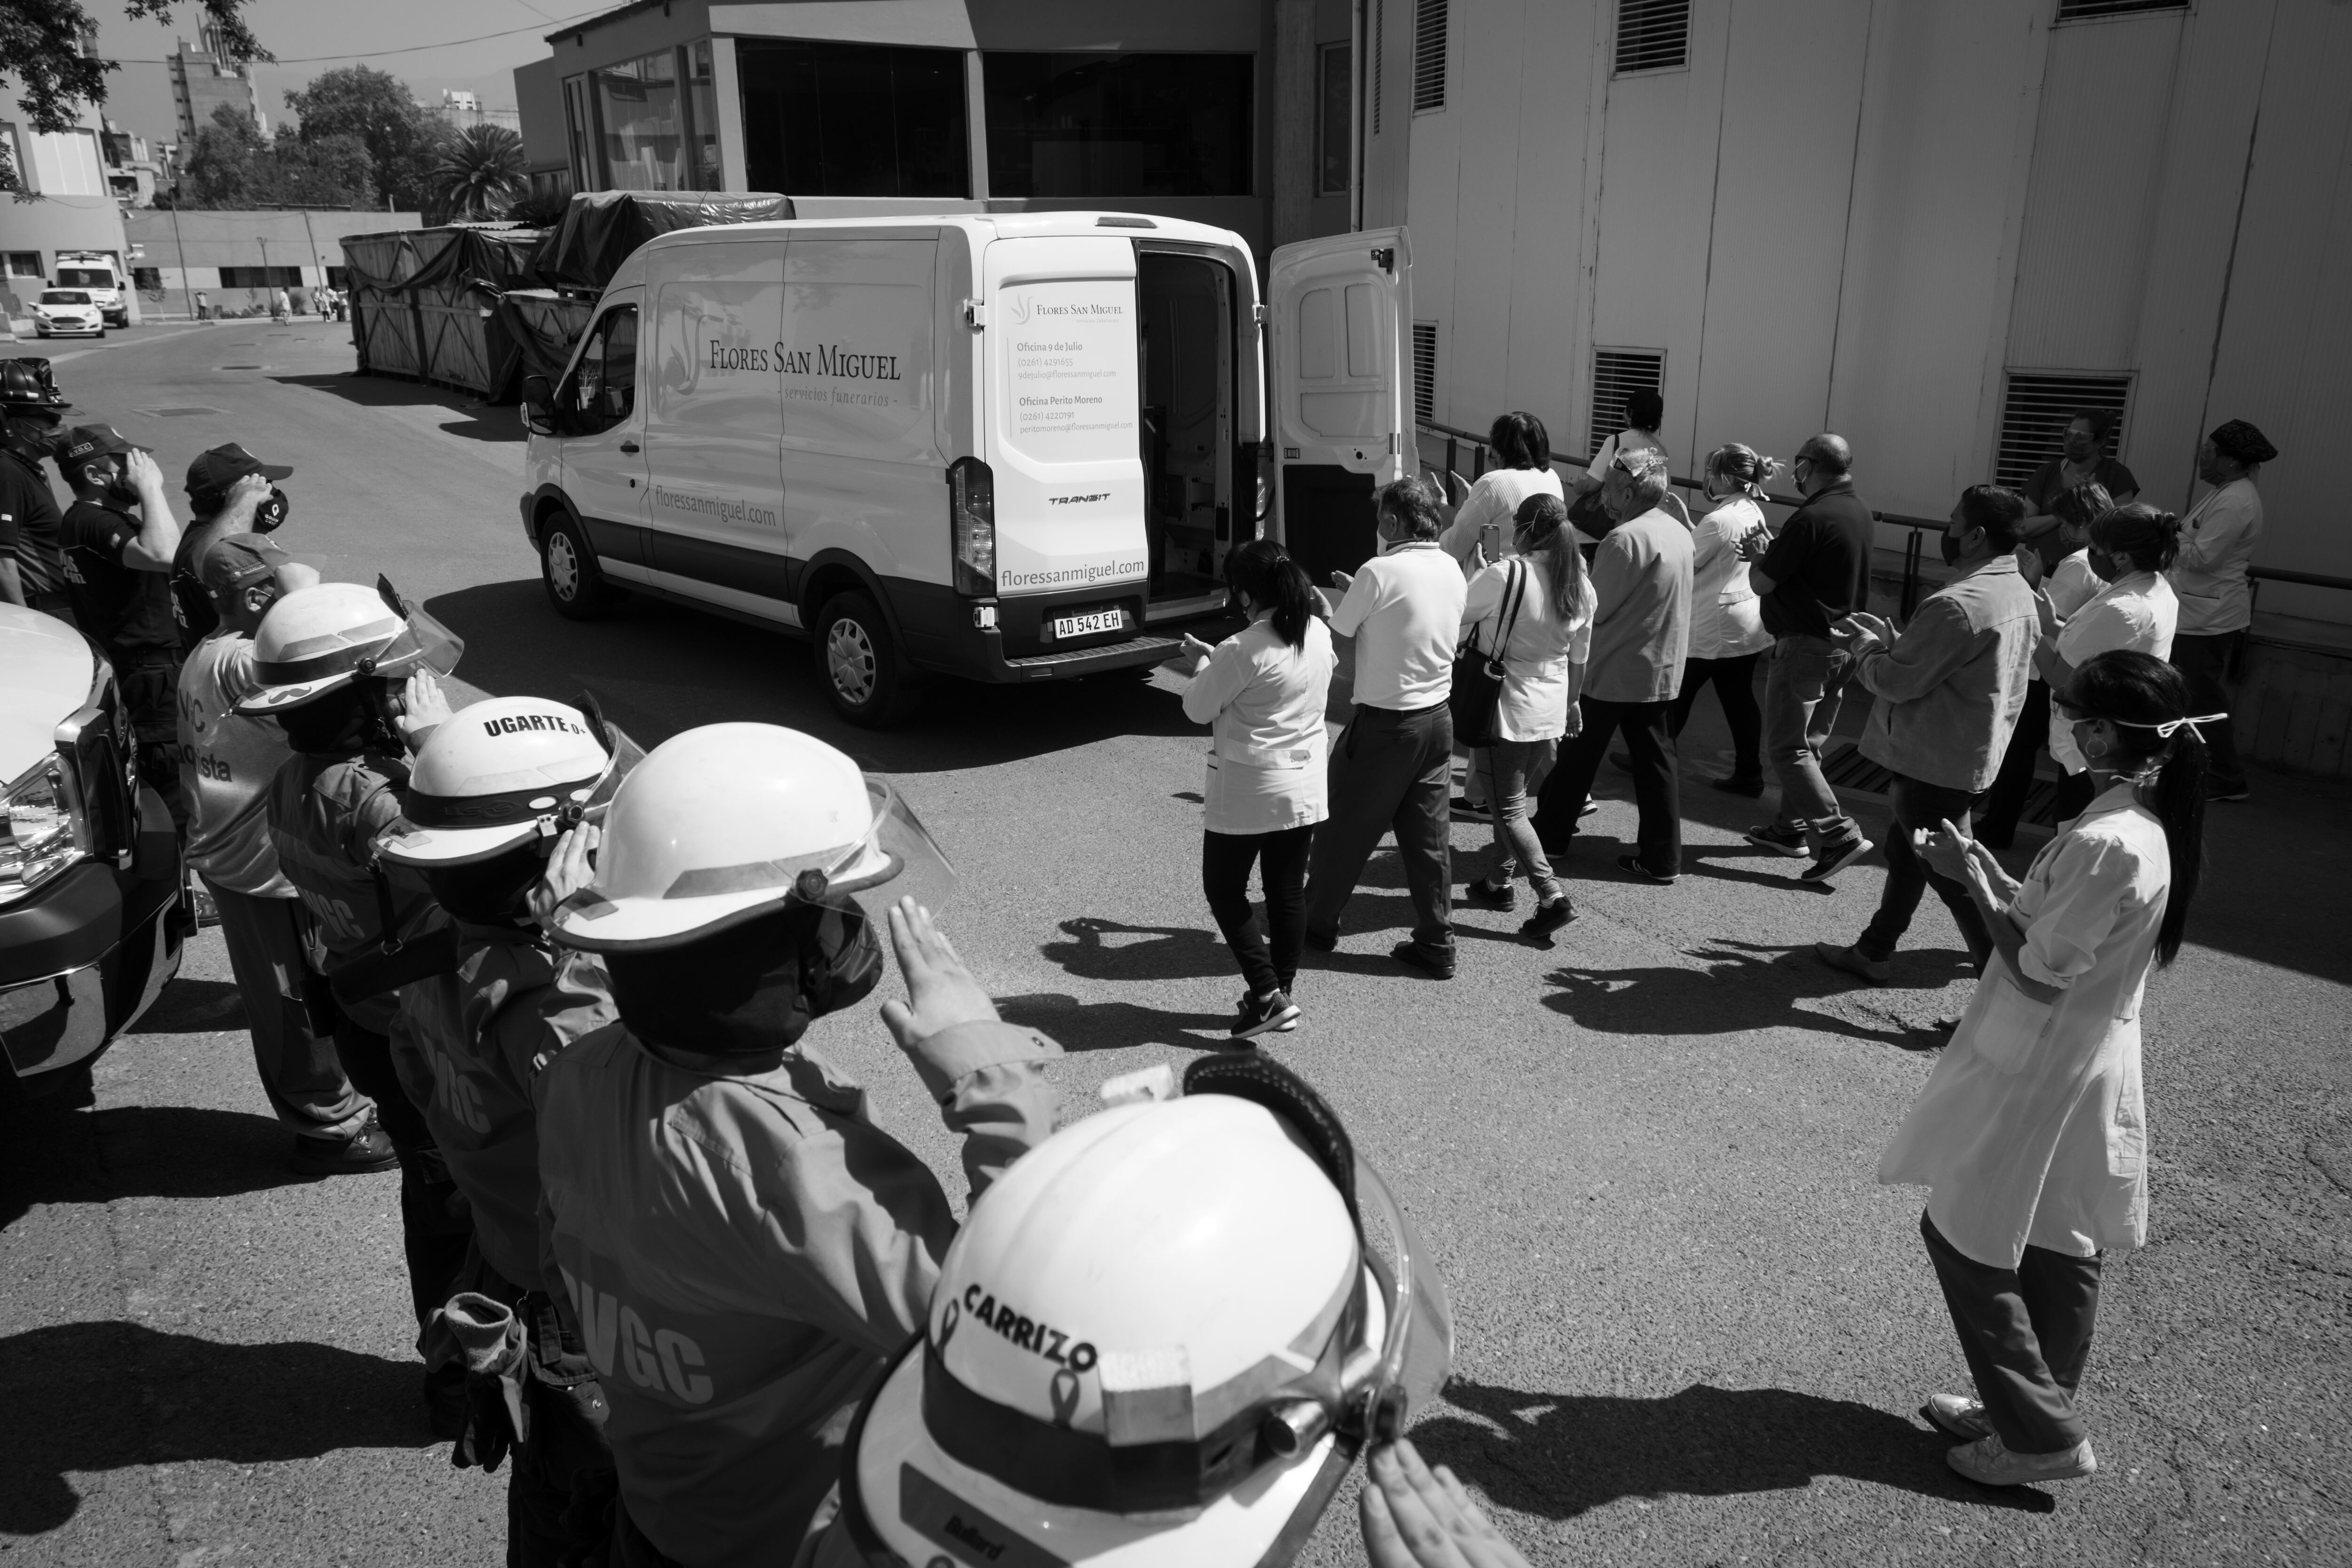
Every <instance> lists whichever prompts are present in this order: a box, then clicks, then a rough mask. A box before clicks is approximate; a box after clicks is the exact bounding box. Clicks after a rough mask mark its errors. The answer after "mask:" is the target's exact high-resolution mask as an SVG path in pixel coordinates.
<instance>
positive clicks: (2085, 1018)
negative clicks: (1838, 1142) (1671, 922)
mask: <svg viewBox="0 0 2352 1568" xmlns="http://www.w3.org/2000/svg"><path fill="white" fill-rule="evenodd" d="M2056 702H2057V706H2058V710H2059V717H2060V720H2061V721H2062V722H2063V723H2064V724H2065V726H2066V728H2067V731H2068V733H2069V734H2070V735H2071V736H2072V738H2073V740H2074V744H2075V745H2076V746H2077V747H2078V748H2079V749H2080V750H2081V752H2082V753H2083V755H2084V756H2085V757H2087V758H2089V759H2090V762H2091V767H2092V771H2093V773H2094V776H2095V779H2096V781H2097V785H2098V788H2099V790H2100V792H2101V793H2100V794H2099V795H2098V797H2097V799H2096V800H2095V802H2094V803H2093V805H2092V806H2091V808H2090V809H2089V810H2088V811H2086V812H2085V813H2084V815H2083V816H2081V817H2079V818H2077V819H2076V820H2075V821H2074V824H2073V825H2072V826H2069V827H2068V828H2067V829H2066V830H2065V831H2064V832H2063V833H2062V834H2060V835H2059V836H2058V837H2055V838H2053V839H2052V840H2051V842H2050V843H2049V844H2048V845H2047V846H2045V847H2043V848H2042V853H2041V854H2040V855H2038V856H2036V857H2034V860H2033V865H2032V868H2031V869H2030V870H2028V871H2027V872H2026V874H2025V879H2024V880H2023V881H2022V882H2019V881H2013V880H2011V879H2010V877H2009V876H2008V875H2007V874H2006V873H2005V872H2003V871H2002V869H2001V868H2000V861H1998V860H1997V859H1995V858H1993V855H1992V852H1991V851H1990V850H1988V849H1986V848H1984V847H1982V846H1981V845H1979V844H1977V843H1975V842H1974V841H1972V840H1970V839H1969V837H1967V828H1966V826H1965V825H1964V824H1963V823H1962V822H1961V821H1960V819H1959V818H1957V817H1955V818H1953V819H1951V820H1949V821H1947V822H1944V823H1940V824H1938V825H1937V827H1936V828H1935V830H1934V831H1933V832H1932V833H1931V834H1930V835H1929V836H1928V837H1927V850H1926V852H1927V858H1928V859H1929V860H1930V862H1931V863H1932V864H1933V865H1934V866H1935V868H1936V870H1937V875H1938V876H1940V877H1944V878H1948V879H1953V880H1955V881H1958V882H1961V883H1964V884H1965V885H1966V886H1967V888H1968V889H1969V898H1970V900H1972V901H1973V902H1974V904H1975V906H1976V909H1977V911H1978V914H1979V924H1980V925H1982V926H1983V927H1984V928H1985V929H1986V930H1988V931H1991V932H1992V935H1993V942H1994V957H1993V959H1992V961H1991V962H1990V963H1989V964H1988V966H1987V968H1986V971H1985V973H1984V977H1983V978H1982V979H1980V980H1979V981H1978V982H1977V986H1976V992H1975V994H1973V995H1972V996H1970V997H1969V1006H1968V1011H1967V1013H1966V1014H1965V1015H1963V1016H1962V1017H1961V1019H1960V1025H1959V1028H1958V1032H1957V1033H1955V1034H1954V1035H1953V1037H1952V1043H1951V1044H1950V1045H1949V1046H1948V1047H1946V1048H1945V1050H1944V1053H1943V1056H1942V1058H1941V1059H1939V1060H1938V1061H1937V1064H1936V1071H1935V1074H1934V1076H1932V1077H1931V1078H1929V1079H1928V1080H1927V1088H1926V1089H1923V1090H1921V1091H1920V1095H1919V1098H1918V1100H1916V1102H1914V1103H1913V1105H1912V1107H1911V1112H1910V1114H1909V1115H1908V1116H1906V1117H1905V1118H1904V1119H1903V1125H1902V1127H1901V1128H1900V1129H1898V1130H1897V1131H1896V1132H1895V1139H1894V1142H1892V1143H1890V1144H1889V1145H1888V1146H1887V1149H1886V1152H1885V1155H1884V1156H1883V1157H1882V1158H1881V1159H1880V1161H1879V1164H1878V1179H1879V1181H1880V1182H1882V1183H1885V1184H1889V1185H1917V1186H1925V1187H1927V1188H1928V1189H1929V1192H1928V1196H1927V1211H1926V1212H1925V1213H1924V1214H1922V1215H1920V1218H1919V1231H1920V1234H1921V1236H1923V1237H1925V1238H1926V1240H1927V1256H1928V1258H1930V1259H1931V1260H1932V1261H1933V1262H1934V1264H1935V1268H1936V1274H1937V1279H1938V1281H1939V1282H1940V1283H1941V1284H1942V1286H1943V1290H1944V1301H1945V1305H1946V1306H1947V1307H1948V1309H1949V1310H1950V1312H1951V1318H1952V1326H1953V1327H1954V1329H1956V1330H1957V1331H1958V1334H1959V1340H1960V1350H1961V1352H1962V1353H1963V1354H1964V1355H1966V1356H1967V1358H1968V1363H1969V1373H1970V1374H1971V1375H1972V1376H1973V1378H1974V1380H1975V1383H1976V1397H1975V1398H1973V1399H1971V1398H1969V1397H1967V1396H1966V1395H1962V1394H1935V1395H1932V1396H1931V1397H1930V1398H1929V1399H1928V1401H1927V1405H1925V1406H1924V1407H1923V1408H1922V1410H1921V1412H1920V1413H1921V1414H1922V1415H1926V1416H1927V1418H1928V1419H1929V1420H1930V1421H1932V1422H1934V1423H1935V1424H1936V1425H1937V1426H1939V1427H1941V1428H1943V1429H1944V1430H1945V1431H1946V1432H1948V1433H1949V1434H1951V1435H1952V1436H1955V1437H1958V1438H1959V1439H1961V1444H1960V1446H1959V1447H1955V1448H1952V1449H1950V1450H1949V1451H1948V1453H1947V1454H1946V1456H1945V1458H1946V1459H1947V1460H1948V1462H1949V1464H1950V1465H1951V1467H1952V1468H1953V1469H1955V1470H1958V1472H1959V1473H1960V1474H1962V1475H1964V1476H1967V1477H1968V1478H1969V1479H1971V1480H1976V1481H1980V1482H1982V1483H1984V1484H1985V1485H1987V1486H2016V1485H2019V1484H2021V1483H2031V1482H2038V1481H2053V1480H2064V1479H2069V1478H2072V1477H2076V1476H2086V1475H2089V1474H2090V1473H2091V1472H2092V1471H2093V1470H2095V1469H2096V1468H2098V1460H2097V1458H2095V1456H2094V1455H2093V1453H2092V1451H2091V1444H2090V1437H2089V1431H2088V1428H2087V1426H2085V1424H2084V1420H2083V1415H2082V1412H2081V1410H2080V1409H2079V1408H2078V1407H2077V1405H2076V1404H2075V1394H2076V1391H2077V1389H2078V1388H2079V1387H2080V1386H2081V1383H2082V1378H2083V1369H2084V1365H2085V1364H2086V1363H2088V1361H2089V1359H2090V1352H2091V1336H2092V1331H2093V1329H2094V1327H2095V1323H2096V1321H2097V1317H2098V1306H2099V1284H2100V1270H2101V1266H2102V1264H2103V1263H2104V1261H2105V1254H2106V1253H2107V1251H2108V1250H2109V1249H2111V1248H2115V1247H2140V1246H2144V1245H2146V1243H2147V1165H2148V1154H2147V1110H2146V1108H2145V1107H2144V1106H2143V1104H2142V1103H2141V1097H2140V1026H2139V1016H2140V999H2141V995H2142V993H2143V992H2144V991H2145V989H2146V987H2147V974H2148V972H2149V970H2150V969H2152V968H2154V967H2155V966H2156V965H2157V964H2169V963H2171V962H2172V961H2173V959H2174V957H2175V956H2177V955H2178V954H2179V951H2180V942H2181V935H2182V932H2183V931H2184V930H2185V928H2186V926H2187V923H2188V918H2189V903H2190V900H2192V899H2193V898H2194V897H2195V895H2196V892H2197V884H2198V878H2199V869H2200V866H2201V864H2202V860H2203V837H2204V811H2205V801H2204V795H2203V789H2202V783H2203V781H2202V778H2201V776H2200V775H2201V774H2202V773H2203V771H2204V763H2205V747H2204V744H2203V742H2202V741H2201V740H2200V731H2206V732H2210V727H2211V724H2212V722H2213V719H2212V718H2211V717H2209V716H2203V715H2198V714H2196V712H2195V710H2194V709H2193V708H2192V707H2191V706H2190V704H2189V691H2188V687H2187V684H2186V683H2185V682H2184V681H2183V680H2182V679H2180V677H2179V674H2178V673H2176V672H2175V671H2174V670H2173V669H2171V668H2169V667H2168V666H2167V665H2165V664H2164V663H2163V662H2162V661H2160V660H2158V659H2157V658H2153V657H2151V656H2150V655H2147V654H2144V653H2135V652H2114V653H2103V654H2100V655H2099V656H2097V657H2096V658H2093V659H2091V660H2090V661H2089V662H2088V663H2086V664H2084V666H2083V668H2081V669H2080V670H2079V671H2077V672H2076V673H2075V675H2074V679H2073V680H2072V681H2071V682H2070V683H2069V684H2068V685H2067V686H2066V687H2065V688H2064V689H2063V690H2062V691H2061V693H2060V694H2059V696H2058V697H2057V699H2056Z"/></svg>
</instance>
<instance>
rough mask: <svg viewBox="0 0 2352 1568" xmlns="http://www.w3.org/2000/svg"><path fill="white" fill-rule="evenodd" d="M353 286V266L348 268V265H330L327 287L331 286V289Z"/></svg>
mask: <svg viewBox="0 0 2352 1568" xmlns="http://www.w3.org/2000/svg"><path fill="white" fill-rule="evenodd" d="M351 286H352V273H351V268H348V267H330V268H327V287H328V288H330V289H348V288H350V287H351Z"/></svg>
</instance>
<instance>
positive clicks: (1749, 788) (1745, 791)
mask: <svg viewBox="0 0 2352 1568" xmlns="http://www.w3.org/2000/svg"><path fill="white" fill-rule="evenodd" d="M1706 787H1707V788H1709V789H1719V790H1721V791H1722V792H1723V793H1724V794H1726V795H1746V796H1747V797H1748V799H1750V800H1754V799H1756V798H1757V797H1758V796H1759V795H1762V794H1763V793H1764V781H1763V780H1762V779H1760V778H1755V779H1744V778H1741V777H1740V776H1739V775H1738V774H1737V773H1734V774H1733V775H1732V776H1731V777H1729V778H1727V779H1709V780H1707V781H1706Z"/></svg>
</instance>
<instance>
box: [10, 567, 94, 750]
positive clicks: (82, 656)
mask: <svg viewBox="0 0 2352 1568" xmlns="http://www.w3.org/2000/svg"><path fill="white" fill-rule="evenodd" d="M97 672H98V657H97V655H95V654H94V653H92V652H91V651H90V647H89V643H88V642H86V641H84V640H83V638H82V635H81V634H80V633H79V632H78V631H76V630H74V629H73V628H72V627H71V626H68V625H66V624H65V622H63V621H61V620H58V618H57V617H56V616H45V615H43V614H41V613H40V612H39V611H38V610H28V609H26V608H25V607H24V606H23V605H0V784H7V783H9V782H11V781H13V780H15V779H16V778H17V777H19V776H20V775H22V774H23V773H24V772H25V770H26V769H27V768H29V767H31V766H32V765H33V764H34V763H37V762H39V761H40V760H41V758H42V757H43V756H45V755H46V754H47V753H48V752H53V751H55V750H57V745H58V724H59V723H60V722H62V721H64V720H66V719H67V718H68V717H70V716H71V715H72V714H73V713H74V711H75V710H78V709H79V708H80V707H81V705H82V703H83V701H84V700H87V699H88V698H89V683H90V680H91V678H92V677H93V676H95V675H96V674H97Z"/></svg>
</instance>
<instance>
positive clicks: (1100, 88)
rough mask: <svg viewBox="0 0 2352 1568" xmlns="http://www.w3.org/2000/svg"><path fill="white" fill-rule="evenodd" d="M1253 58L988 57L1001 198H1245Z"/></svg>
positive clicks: (991, 179)
mask: <svg viewBox="0 0 2352 1568" xmlns="http://www.w3.org/2000/svg"><path fill="white" fill-rule="evenodd" d="M1255 63H1256V62H1255V59H1254V58H1253V57H1251V56H1249V55H1116V54H1093V53H1087V54H1076V53H1073V54H1013V53H1010V52H1002V51H993V50H992V51H991V52H990V53H989V54H988V55H987V56H986V57H985V58H984V60H983V62H982V68H983V70H984V72H985V74H986V78H987V82H988V190H989V194H990V195H997V196H1108V197H1134V196H1245V195H1249V194H1250V187H1251V184H1252V181H1251V178H1250V138H1251V134H1252V114H1251V109H1252V103H1251V98H1252V94H1251V90H1250V84H1251V73H1252V69H1253V68H1254V67H1255Z"/></svg>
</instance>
